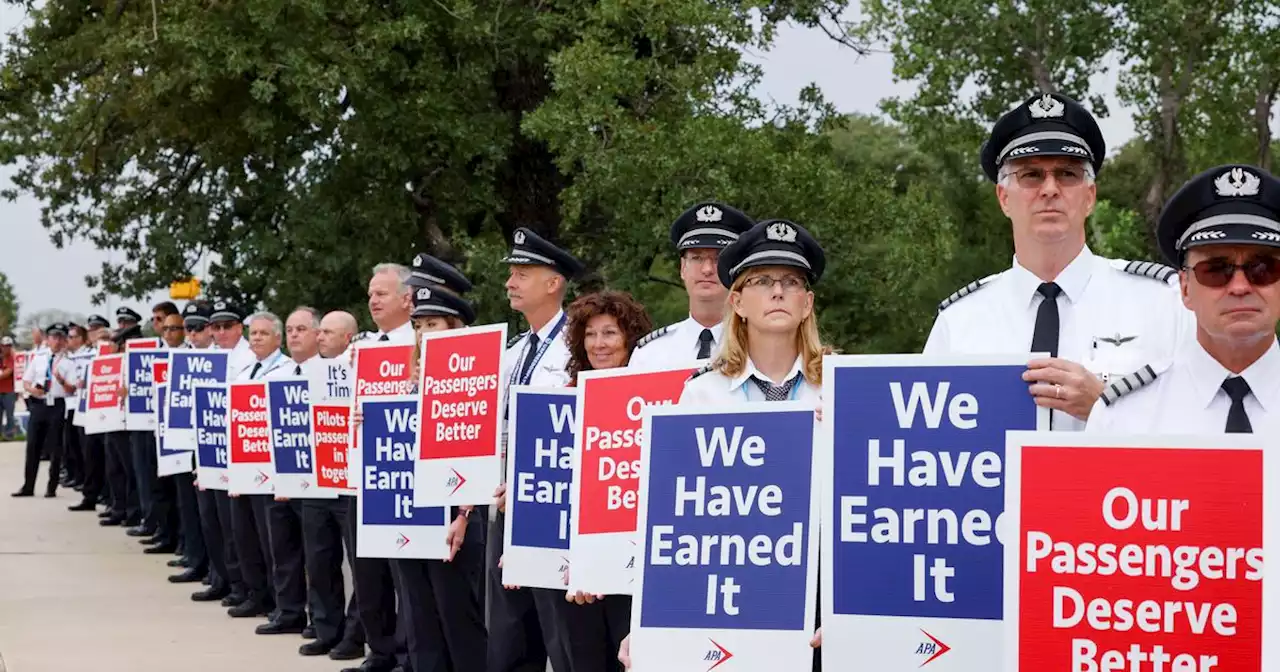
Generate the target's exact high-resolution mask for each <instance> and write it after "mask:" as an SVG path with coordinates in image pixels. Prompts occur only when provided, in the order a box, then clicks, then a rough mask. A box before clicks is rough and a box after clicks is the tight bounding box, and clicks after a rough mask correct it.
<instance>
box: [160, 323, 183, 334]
mask: <svg viewBox="0 0 1280 672" xmlns="http://www.w3.org/2000/svg"><path fill="white" fill-rule="evenodd" d="M186 330H187V329H186V327H175V326H173V325H169V326H167V327H165V328H164V333H166V334H172V333H174V332H178V331H186Z"/></svg>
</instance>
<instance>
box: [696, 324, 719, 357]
mask: <svg viewBox="0 0 1280 672" xmlns="http://www.w3.org/2000/svg"><path fill="white" fill-rule="evenodd" d="M714 338H715V337H714V336H712V335H711V330H710V329H703V330H702V333H701V334H698V359H706V358H708V357H710V356H711V341H712V340H713V339H714Z"/></svg>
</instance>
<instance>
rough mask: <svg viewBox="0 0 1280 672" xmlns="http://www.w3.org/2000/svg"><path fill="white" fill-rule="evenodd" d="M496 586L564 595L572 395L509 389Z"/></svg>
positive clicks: (571, 392)
mask: <svg viewBox="0 0 1280 672" xmlns="http://www.w3.org/2000/svg"><path fill="white" fill-rule="evenodd" d="M508 394H510V395H511V405H510V408H511V415H510V417H509V418H508V419H507V421H508V422H509V423H510V436H509V437H508V444H507V511H506V512H507V515H506V516H505V521H504V523H503V524H504V525H505V533H506V534H505V536H504V542H505V545H504V546H503V548H502V583H503V584H504V585H515V586H528V587H530V588H552V589H556V590H563V589H564V574H565V572H566V571H568V569H569V561H570V558H569V513H570V510H569V499H570V486H572V484H573V430H574V427H575V426H576V424H575V423H574V421H573V409H574V406H576V405H577V401H578V392H577V390H572V389H546V388H535V387H528V386H524V385H514V386H512V387H511V389H510V390H509V391H508Z"/></svg>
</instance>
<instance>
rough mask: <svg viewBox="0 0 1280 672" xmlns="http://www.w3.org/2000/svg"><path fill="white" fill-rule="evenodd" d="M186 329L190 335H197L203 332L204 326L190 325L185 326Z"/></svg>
mask: <svg viewBox="0 0 1280 672" xmlns="http://www.w3.org/2000/svg"><path fill="white" fill-rule="evenodd" d="M186 329H187V331H189V332H191V333H193V334H198V333H200V332H202V331H204V329H205V326H204V325H203V324H190V325H187V327H186Z"/></svg>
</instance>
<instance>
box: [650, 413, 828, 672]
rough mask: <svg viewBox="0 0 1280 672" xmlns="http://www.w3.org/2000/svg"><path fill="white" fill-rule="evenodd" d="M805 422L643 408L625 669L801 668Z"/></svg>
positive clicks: (807, 560)
mask: <svg viewBox="0 0 1280 672" xmlns="http://www.w3.org/2000/svg"><path fill="white" fill-rule="evenodd" d="M814 424H815V418H814V409H813V408H812V407H811V406H808V405H807V404H803V403H800V402H771V403H754V404H752V403H738V404H732V405H726V406H723V407H720V409H719V410H717V411H715V412H708V411H705V410H702V409H690V408H687V407H680V406H677V407H674V408H671V407H659V408H654V407H651V408H649V409H646V411H645V415H644V437H645V438H644V445H643V449H642V455H643V457H642V464H644V465H645V468H644V471H643V472H642V475H641V477H640V511H639V528H638V529H639V530H640V532H641V535H640V537H641V542H640V544H639V548H638V551H637V556H638V560H639V561H640V573H639V576H638V578H637V587H636V590H635V591H634V593H633V594H634V596H635V602H634V604H633V606H632V611H631V624H632V631H631V632H632V641H631V657H632V662H633V668H632V669H634V670H637V671H640V670H673V669H694V665H701V666H704V667H709V666H711V665H713V664H716V663H719V662H723V661H724V660H727V659H729V658H734V659H735V662H734V669H735V670H760V671H761V672H763V671H764V670H807V669H809V667H810V665H811V663H812V660H813V651H812V649H810V648H809V639H810V637H812V635H813V629H814V619H815V615H816V614H815V612H816V599H817V591H818V583H817V581H818V576H817V557H816V553H817V550H818V530H817V521H818V494H819V492H818V491H819V490H820V488H819V487H818V486H817V485H816V483H817V481H816V476H817V468H816V467H817V465H818V464H820V463H821V460H820V459H818V454H817V453H816V451H815V449H814Z"/></svg>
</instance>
